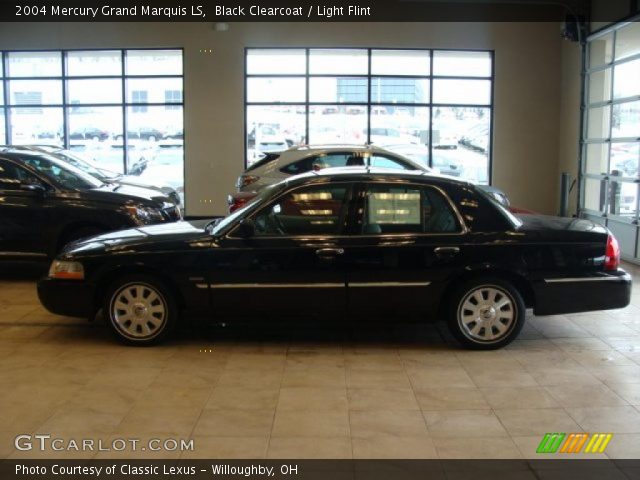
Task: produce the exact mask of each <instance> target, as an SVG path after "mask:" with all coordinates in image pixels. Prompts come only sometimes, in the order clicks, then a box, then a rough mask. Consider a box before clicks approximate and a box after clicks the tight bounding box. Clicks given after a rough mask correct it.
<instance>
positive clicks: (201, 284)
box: [196, 283, 209, 288]
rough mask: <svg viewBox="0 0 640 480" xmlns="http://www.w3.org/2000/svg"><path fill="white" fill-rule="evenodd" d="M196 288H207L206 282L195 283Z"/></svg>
mask: <svg viewBox="0 0 640 480" xmlns="http://www.w3.org/2000/svg"><path fill="white" fill-rule="evenodd" d="M196 288H209V285H207V284H206V283H196Z"/></svg>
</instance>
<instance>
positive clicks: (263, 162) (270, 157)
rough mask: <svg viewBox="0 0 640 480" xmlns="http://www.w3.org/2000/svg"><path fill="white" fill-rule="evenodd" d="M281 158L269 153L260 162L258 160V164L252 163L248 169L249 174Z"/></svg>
mask: <svg viewBox="0 0 640 480" xmlns="http://www.w3.org/2000/svg"><path fill="white" fill-rule="evenodd" d="M279 157H280V155H278V154H277V153H267V154H265V156H264V157H262V158H261V159H260V160H258V161H257V162H254V163H252V164H251V165H250V166H249V168H247V172H250V171H251V170H255V169H256V168H258V167H262V166H263V165H266V164H267V163H269V162H272V161H274V160H277V159H278V158H279Z"/></svg>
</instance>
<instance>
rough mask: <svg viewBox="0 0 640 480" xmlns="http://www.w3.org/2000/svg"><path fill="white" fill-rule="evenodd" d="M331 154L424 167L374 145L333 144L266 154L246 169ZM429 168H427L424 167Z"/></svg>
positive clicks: (304, 146)
mask: <svg viewBox="0 0 640 480" xmlns="http://www.w3.org/2000/svg"><path fill="white" fill-rule="evenodd" d="M332 152H363V153H364V152H367V153H379V154H381V155H388V156H392V157H396V158H400V159H402V160H403V161H405V162H407V163H409V164H410V165H412V166H414V167H415V168H416V169H424V168H425V166H424V165H421V164H420V163H418V162H416V161H415V160H413V159H411V158H407V157H406V156H404V155H402V154H400V153H396V152H392V151H390V150H386V149H384V148H382V147H379V146H376V145H360V144H358V145H356V144H335V145H303V146H298V147H291V148H289V149H287V150H283V151H281V152H274V153H268V154H267V155H266V156H265V157H264V158H261V159H260V160H258V161H257V162H255V163H254V164H253V166H250V167H249V168H248V171H249V170H256V169H259V168H262V167H264V166H266V165H267V164H268V163H270V162H271V161H272V160H276V159H277V161H278V165H279V167H278V168H281V167H284V166H286V165H289V164H291V163H295V162H297V161H300V160H304V159H305V158H309V157H314V156H317V155H321V154H325V153H332ZM426 168H429V167H426Z"/></svg>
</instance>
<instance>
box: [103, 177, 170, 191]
mask: <svg viewBox="0 0 640 480" xmlns="http://www.w3.org/2000/svg"><path fill="white" fill-rule="evenodd" d="M115 181H116V182H117V183H121V184H122V185H127V186H129V187H139V188H144V189H148V190H154V191H156V192H164V193H165V194H166V193H170V192H175V189H174V188H172V187H170V186H168V185H158V186H156V185H151V184H150V183H148V182H145V181H144V180H142V179H140V178H139V177H136V176H135V175H123V176H121V177H119V178H118V179H117V180H115Z"/></svg>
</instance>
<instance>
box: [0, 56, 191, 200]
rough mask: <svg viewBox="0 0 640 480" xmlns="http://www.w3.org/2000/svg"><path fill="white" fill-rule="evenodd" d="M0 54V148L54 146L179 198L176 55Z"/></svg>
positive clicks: (181, 174) (180, 103) (180, 146)
mask: <svg viewBox="0 0 640 480" xmlns="http://www.w3.org/2000/svg"><path fill="white" fill-rule="evenodd" d="M0 55H1V57H2V58H1V60H2V61H1V62H0V77H1V78H0V79H1V81H0V142H1V143H2V144H5V143H6V144H14V145H57V146H61V147H64V148H67V149H70V150H73V151H74V152H75V153H77V154H79V155H80V156H82V157H84V158H85V159H87V160H90V161H91V162H93V163H95V165H96V166H97V167H99V168H102V169H105V170H110V171H113V172H116V173H121V174H128V175H134V176H138V177H139V178H140V180H142V181H143V182H145V183H150V184H154V185H167V186H171V187H173V188H174V189H176V190H177V191H178V193H179V194H180V196H181V197H183V199H184V194H183V192H184V146H183V142H182V139H183V123H184V119H183V100H182V99H183V68H182V63H183V62H182V57H183V55H182V50H180V49H170V50H169V49H161V50H160V49H145V50H65V51H60V50H56V51H40V52H36V51H7V52H0Z"/></svg>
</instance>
